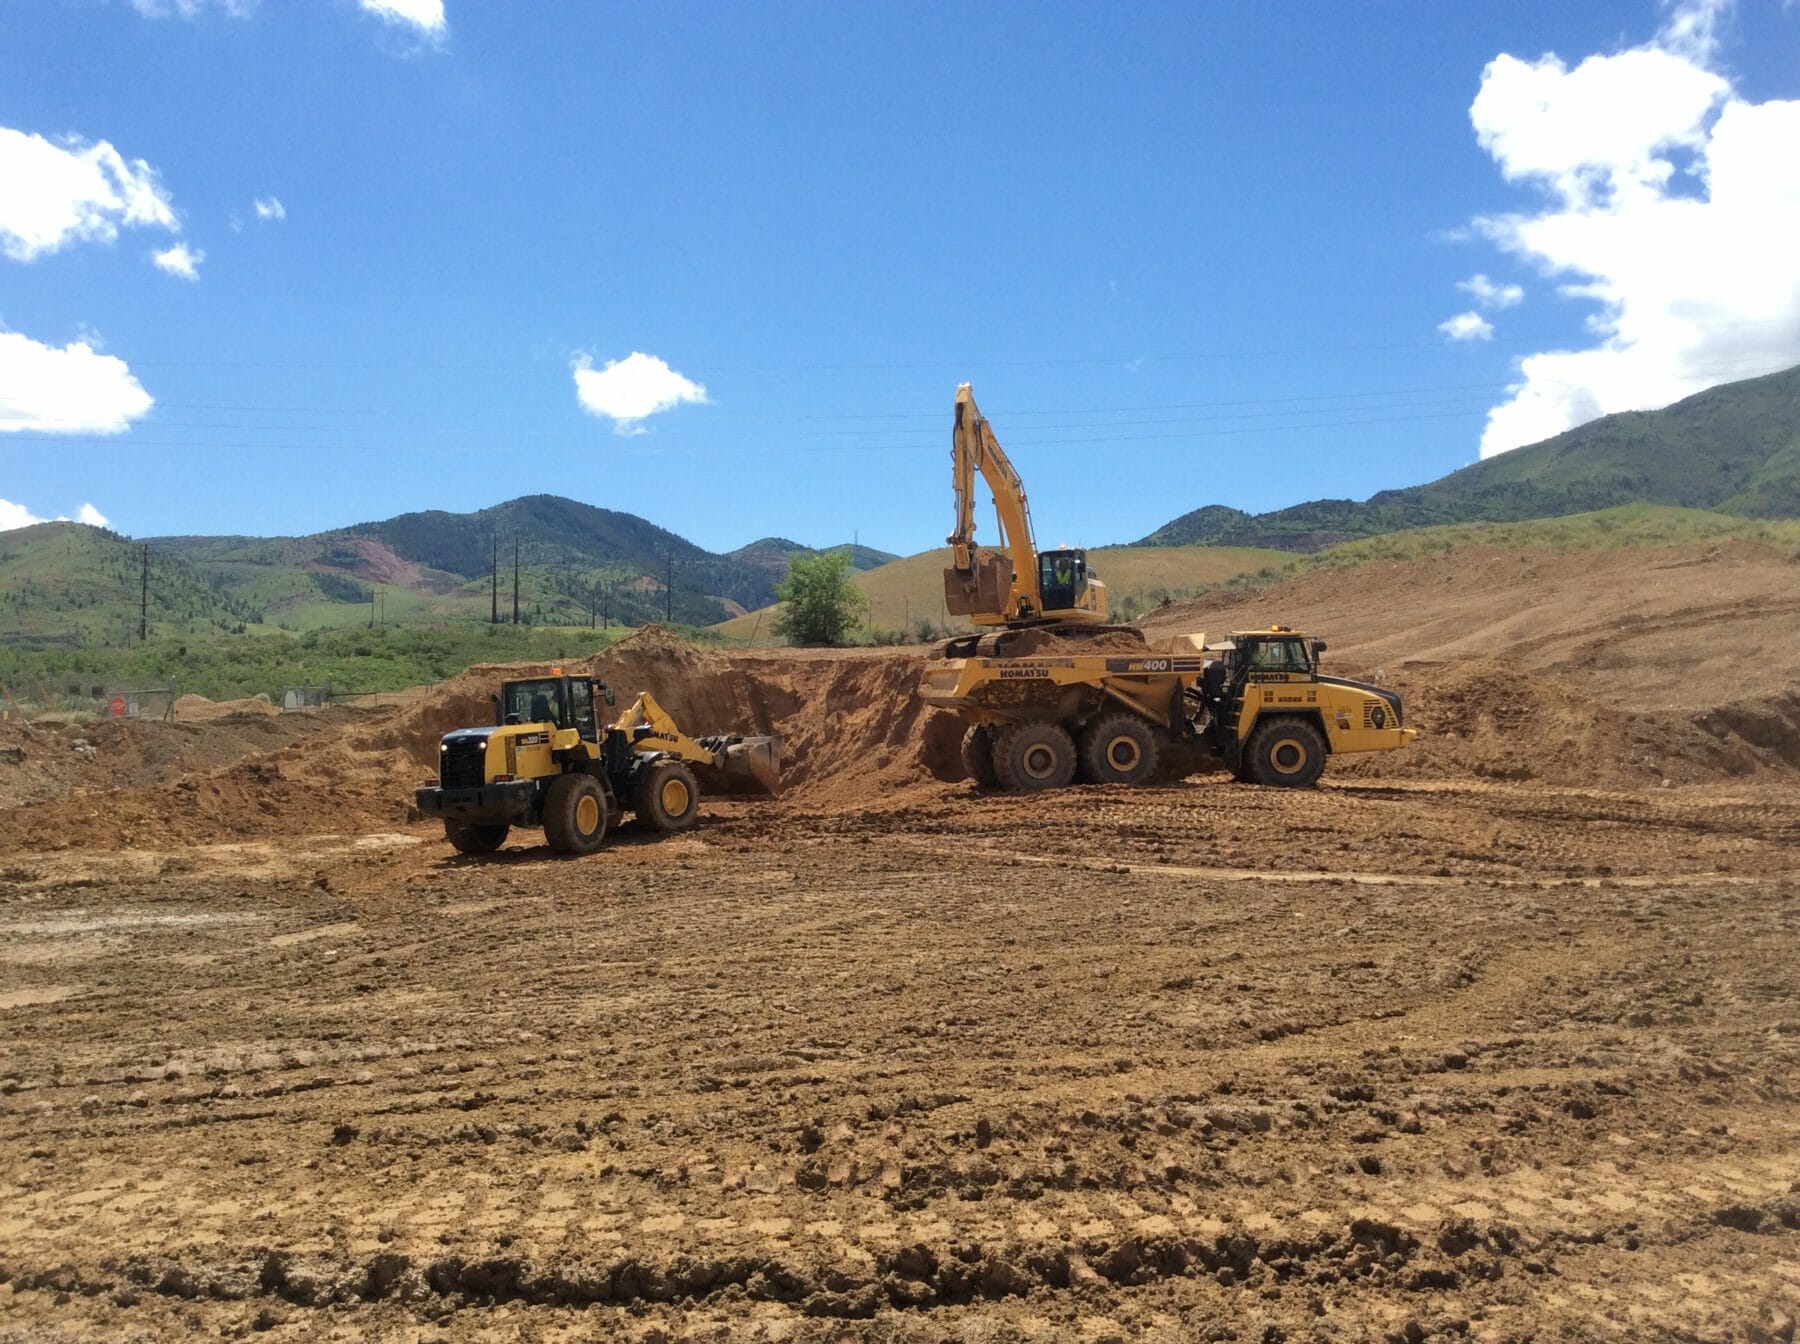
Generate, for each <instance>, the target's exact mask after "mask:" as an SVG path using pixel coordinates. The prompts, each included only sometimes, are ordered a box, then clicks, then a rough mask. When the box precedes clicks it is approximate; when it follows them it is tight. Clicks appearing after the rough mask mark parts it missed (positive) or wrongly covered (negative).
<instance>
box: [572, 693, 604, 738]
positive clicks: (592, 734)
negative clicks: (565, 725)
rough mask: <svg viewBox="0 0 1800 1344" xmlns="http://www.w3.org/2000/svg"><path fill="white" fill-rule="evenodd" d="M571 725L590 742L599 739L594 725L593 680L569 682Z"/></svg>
mask: <svg viewBox="0 0 1800 1344" xmlns="http://www.w3.org/2000/svg"><path fill="white" fill-rule="evenodd" d="M569 718H570V726H571V727H572V728H574V729H575V730H576V731H577V732H578V733H580V734H581V735H582V736H583V737H584V738H586V739H587V740H588V741H589V742H594V741H597V740H598V734H597V731H596V729H595V726H594V687H593V684H592V683H591V682H586V681H571V682H570V683H569Z"/></svg>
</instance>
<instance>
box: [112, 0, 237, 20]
mask: <svg viewBox="0 0 1800 1344" xmlns="http://www.w3.org/2000/svg"><path fill="white" fill-rule="evenodd" d="M256 6H257V0H131V7H132V8H133V9H135V10H136V11H137V12H138V13H139V14H142V15H143V16H144V17H145V18H146V19H166V18H168V17H169V16H170V15H176V16H179V17H180V18H184V19H197V18H199V17H200V16H201V15H202V14H204V13H205V12H206V11H207V10H209V9H216V10H219V11H220V12H221V13H223V14H228V15H230V16H231V17H232V18H234V19H243V18H248V17H249V16H250V15H251V14H253V13H255V12H256Z"/></svg>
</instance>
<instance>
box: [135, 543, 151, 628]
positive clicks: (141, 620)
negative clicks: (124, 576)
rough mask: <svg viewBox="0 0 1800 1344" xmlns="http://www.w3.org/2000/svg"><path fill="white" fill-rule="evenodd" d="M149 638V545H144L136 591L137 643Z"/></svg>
mask: <svg viewBox="0 0 1800 1344" xmlns="http://www.w3.org/2000/svg"><path fill="white" fill-rule="evenodd" d="M149 638H150V543H149V542H145V543H144V568H143V578H142V581H141V583H140V586H139V591H138V643H140V644H142V643H143V642H144V641H145V640H147V639H149Z"/></svg>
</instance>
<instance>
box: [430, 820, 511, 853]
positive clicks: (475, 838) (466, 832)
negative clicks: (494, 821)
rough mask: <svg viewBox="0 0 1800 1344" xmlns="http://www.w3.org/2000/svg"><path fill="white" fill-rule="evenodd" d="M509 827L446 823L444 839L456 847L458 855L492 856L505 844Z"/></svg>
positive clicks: (463, 822)
mask: <svg viewBox="0 0 1800 1344" xmlns="http://www.w3.org/2000/svg"><path fill="white" fill-rule="evenodd" d="M511 829H512V828H511V827H510V826H507V825H506V824H504V823H502V824H500V825H498V826H482V825H479V824H477V823H476V822H473V821H446V822H445V823H444V839H446V840H448V841H449V842H450V843H451V844H452V845H454V846H455V847H456V852H457V853H458V854H492V853H493V852H494V851H495V850H496V849H499V848H500V846H501V845H504V844H505V843H506V833H507V832H508V831H509V830H511Z"/></svg>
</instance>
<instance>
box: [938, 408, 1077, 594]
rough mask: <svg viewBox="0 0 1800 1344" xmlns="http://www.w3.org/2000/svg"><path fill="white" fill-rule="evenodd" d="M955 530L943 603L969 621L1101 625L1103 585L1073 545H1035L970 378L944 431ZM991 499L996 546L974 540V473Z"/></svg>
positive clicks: (1013, 475)
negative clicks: (1050, 547)
mask: <svg viewBox="0 0 1800 1344" xmlns="http://www.w3.org/2000/svg"><path fill="white" fill-rule="evenodd" d="M950 460H951V480H952V483H953V485H954V488H955V493H956V529H955V531H953V532H952V533H951V534H950V536H949V538H948V540H949V542H950V564H949V566H948V567H947V568H946V569H945V570H944V607H945V610H946V611H947V612H948V613H949V614H950V615H952V616H961V617H965V618H966V619H967V620H968V621H969V623H970V624H971V625H978V626H986V627H1023V626H1031V625H1046V624H1068V625H1104V624H1105V623H1106V621H1107V619H1108V616H1107V606H1106V585H1105V584H1104V583H1102V582H1101V581H1100V577H1099V575H1097V574H1095V573H1094V572H1093V570H1092V569H1091V568H1090V567H1089V565H1088V562H1087V552H1086V551H1084V550H1080V549H1063V550H1054V551H1039V550H1038V549H1037V541H1036V538H1035V537H1034V536H1033V534H1032V528H1031V509H1030V507H1029V505H1028V504H1027V503H1026V500H1025V483H1024V482H1023V481H1022V480H1021V479H1020V478H1019V473H1018V471H1017V470H1015V469H1014V467H1013V464H1012V462H1011V460H1010V459H1009V458H1008V457H1007V456H1006V451H1005V450H1004V449H1003V448H1001V446H1000V440H999V439H997V438H995V437H994V431H993V427H992V426H991V425H989V424H988V421H987V417H986V416H984V415H982V413H981V409H980V407H978V406H976V404H975V393H974V391H973V390H972V389H971V388H970V386H969V384H967V383H964V384H963V385H962V386H961V387H959V388H957V389H956V408H955V418H954V420H953V422H952V426H951V435H950ZM977 474H979V475H980V477H981V479H982V480H983V481H984V482H986V484H987V487H988V489H989V491H991V492H992V494H993V497H994V510H995V512H996V514H997V515H998V519H999V524H1000V544H999V546H997V547H985V546H981V545H978V544H977V543H976V541H975V477H976V476H977Z"/></svg>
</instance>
